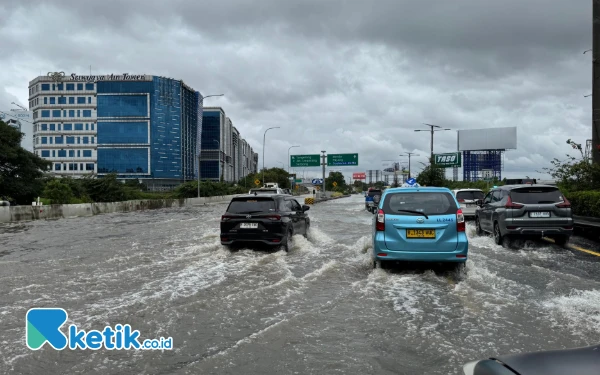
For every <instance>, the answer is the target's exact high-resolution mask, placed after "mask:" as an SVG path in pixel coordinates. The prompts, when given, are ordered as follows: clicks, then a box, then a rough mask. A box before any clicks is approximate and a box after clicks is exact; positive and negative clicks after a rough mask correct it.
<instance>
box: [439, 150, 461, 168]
mask: <svg viewBox="0 0 600 375" xmlns="http://www.w3.org/2000/svg"><path fill="white" fill-rule="evenodd" d="M433 164H434V165H435V166H436V167H440V168H448V167H461V166H462V158H461V154H460V152H451V153H448V154H434V155H433Z"/></svg>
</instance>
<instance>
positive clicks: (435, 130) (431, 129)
mask: <svg viewBox="0 0 600 375" xmlns="http://www.w3.org/2000/svg"><path fill="white" fill-rule="evenodd" d="M423 125H425V126H429V128H430V130H421V129H415V131H416V132H426V131H428V132H431V156H430V158H431V160H430V162H431V164H433V133H434V132H439V131H444V130H452V129H442V127H441V126H438V125H433V124H425V123H423ZM434 128H440V129H434Z"/></svg>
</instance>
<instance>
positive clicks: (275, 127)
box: [262, 126, 279, 186]
mask: <svg viewBox="0 0 600 375" xmlns="http://www.w3.org/2000/svg"><path fill="white" fill-rule="evenodd" d="M271 129H279V126H274V127H272V128H268V129H267V130H265V134H264V135H263V167H262V177H263V178H262V183H263V186H265V140H266V139H267V132H268V131H269V130H271Z"/></svg>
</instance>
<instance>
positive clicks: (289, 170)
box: [287, 146, 300, 178]
mask: <svg viewBox="0 0 600 375" xmlns="http://www.w3.org/2000/svg"><path fill="white" fill-rule="evenodd" d="M294 147H300V146H290V148H288V160H287V162H288V178H289V174H290V150H291V149H292V148H294Z"/></svg>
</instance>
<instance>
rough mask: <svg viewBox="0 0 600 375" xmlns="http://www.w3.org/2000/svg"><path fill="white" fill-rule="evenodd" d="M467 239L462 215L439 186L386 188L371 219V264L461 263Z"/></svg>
mask: <svg viewBox="0 0 600 375" xmlns="http://www.w3.org/2000/svg"><path fill="white" fill-rule="evenodd" d="M468 248H469V242H468V239H467V233H466V231H465V217H464V215H463V213H462V210H461V209H460V204H459V203H458V201H457V200H456V197H455V196H454V194H452V191H451V190H450V189H447V188H442V187H420V186H418V187H400V188H391V189H386V190H385V191H384V193H383V195H382V197H381V200H380V201H379V204H378V205H377V213H376V215H374V218H373V267H375V268H377V266H378V265H379V267H380V268H385V265H387V263H391V262H398V261H415V262H442V263H452V264H454V265H456V266H462V265H464V263H465V262H466V261H467V252H468Z"/></svg>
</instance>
